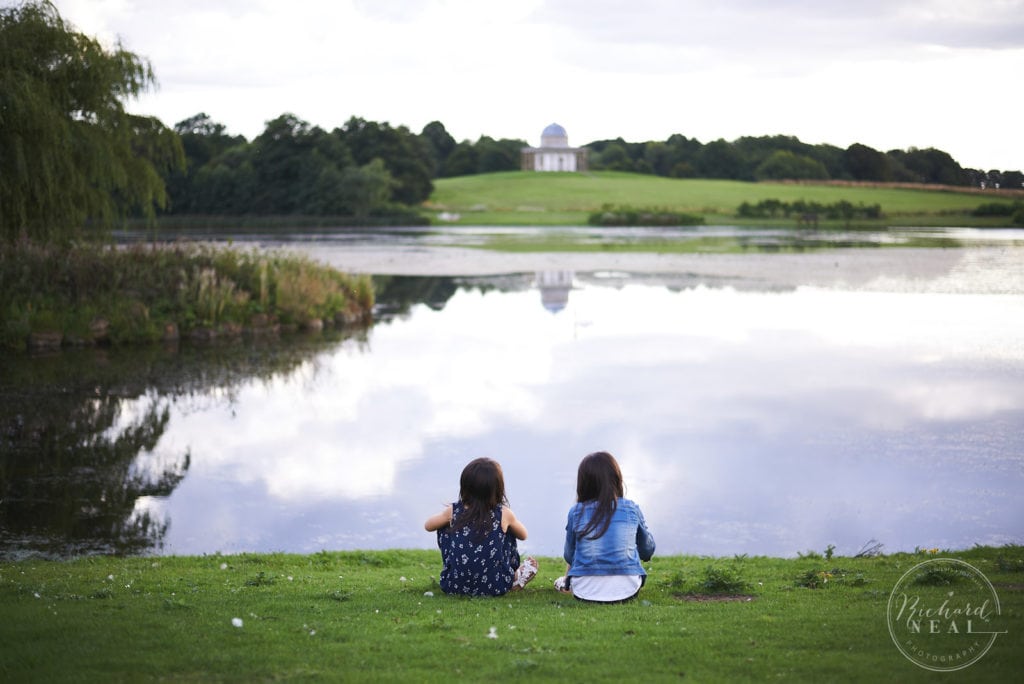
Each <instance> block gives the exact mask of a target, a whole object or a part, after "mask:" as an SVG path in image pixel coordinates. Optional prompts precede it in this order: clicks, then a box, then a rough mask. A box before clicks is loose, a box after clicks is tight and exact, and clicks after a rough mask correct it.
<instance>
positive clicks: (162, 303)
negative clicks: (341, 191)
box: [0, 243, 374, 349]
mask: <svg viewBox="0 0 1024 684" xmlns="http://www.w3.org/2000/svg"><path fill="white" fill-rule="evenodd" d="M373 303H374V292H373V283H372V281H371V279H370V277H369V276H355V275H348V274H343V273H340V272H338V271H336V270H334V269H332V268H330V267H327V266H324V265H321V264H318V263H316V262H314V261H312V260H310V259H307V258H304V257H301V256H296V255H291V254H284V253H275V252H266V251H258V250H255V249H253V250H242V249H238V248H226V247H215V246H210V245H196V244H187V243H186V244H172V245H143V244H136V245H132V246H130V247H126V248H115V247H109V246H100V245H90V244H85V245H78V246H74V247H70V248H68V247H53V246H42V245H35V244H32V243H20V244H15V245H10V244H8V245H3V246H0V346H2V347H6V348H9V349H24V348H25V347H26V345H31V344H36V345H42V346H47V345H48V346H59V345H61V344H94V343H96V342H109V343H112V344H124V343H139V342H154V341H158V340H160V339H168V338H177V337H178V336H187V335H193V336H204V337H212V336H216V335H218V334H228V335H235V334H239V333H240V332H241V331H243V330H261V331H268V330H277V329H279V327H280V326H285V327H289V326H294V327H302V326H307V327H319V326H322V325H324V324H328V325H329V324H334V323H349V324H350V323H353V322H357V321H364V320H366V319H367V318H368V317H369V315H370V311H371V309H372V307H373Z"/></svg>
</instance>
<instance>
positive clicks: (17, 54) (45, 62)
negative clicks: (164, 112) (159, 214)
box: [0, 1, 184, 241]
mask: <svg viewBox="0 0 1024 684" xmlns="http://www.w3.org/2000/svg"><path fill="white" fill-rule="evenodd" d="M154 82H155V78H154V75H153V71H152V68H151V67H150V65H149V63H148V62H147V61H146V60H145V59H143V58H141V57H139V56H137V55H135V54H133V53H131V52H129V51H128V50H126V49H124V47H122V46H121V44H120V43H118V44H117V45H116V46H115V47H114V48H113V49H109V50H108V49H105V48H104V47H103V46H102V45H100V43H99V42H98V41H96V40H95V39H93V38H90V37H88V36H86V35H83V34H81V33H78V32H76V31H75V30H74V29H73V28H72V27H71V26H70V25H69V24H67V23H65V22H64V20H63V19H62V18H61V16H60V14H59V13H58V11H57V8H56V7H54V6H53V5H52V4H51V3H49V2H45V1H43V2H27V3H25V4H21V5H18V6H15V7H4V8H0V234H2V236H3V239H5V240H8V241H11V240H17V239H36V240H40V241H56V240H63V239H68V238H70V237H74V236H76V235H79V234H81V232H82V231H83V229H84V228H85V226H86V225H87V224H88V225H91V226H98V227H109V226H110V225H112V224H113V223H114V222H116V221H117V220H119V219H121V218H123V217H125V216H127V215H129V214H132V213H141V214H143V215H145V216H148V217H153V216H154V215H155V212H156V210H157V209H158V208H162V207H163V206H164V205H165V203H166V201H167V196H166V192H165V188H164V183H163V179H162V177H161V174H160V172H161V171H163V170H165V169H166V168H169V167H173V166H180V165H181V164H182V163H183V159H184V158H183V154H182V149H181V143H180V141H179V140H178V138H177V136H176V135H174V134H173V133H171V132H169V131H168V130H167V129H166V128H165V127H164V126H163V124H161V123H160V122H159V121H157V120H156V119H152V118H148V117H139V116H133V115H131V114H129V113H128V112H127V111H126V110H125V100H126V99H128V98H132V97H137V96H138V95H139V94H140V93H141V92H143V91H145V90H146V89H148V88H149V87H150V86H152V85H153V84H154Z"/></svg>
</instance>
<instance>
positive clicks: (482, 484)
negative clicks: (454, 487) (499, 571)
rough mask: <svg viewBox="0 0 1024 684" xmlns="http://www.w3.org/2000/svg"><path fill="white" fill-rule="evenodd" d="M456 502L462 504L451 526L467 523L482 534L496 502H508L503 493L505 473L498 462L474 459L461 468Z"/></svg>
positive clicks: (488, 523)
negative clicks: (457, 516) (456, 519)
mask: <svg viewBox="0 0 1024 684" xmlns="http://www.w3.org/2000/svg"><path fill="white" fill-rule="evenodd" d="M459 501H461V502H462V505H463V506H464V509H463V512H462V515H460V516H459V520H458V521H457V522H456V521H454V520H453V521H452V528H453V529H454V528H456V527H464V526H466V525H470V526H471V527H472V528H473V531H474V533H477V534H483V533H485V532H487V528H488V526H489V525H490V523H491V511H492V510H493V509H494V507H495V506H497V505H498V504H502V505H504V506H507V505H508V498H507V497H506V496H505V475H504V474H503V473H502V472H501V465H500V464H499V463H498V462H497V461H495V460H493V459H490V458H476V459H473V460H472V461H470V462H469V463H468V464H467V465H466V467H465V468H463V469H462V476H461V477H460V478H459Z"/></svg>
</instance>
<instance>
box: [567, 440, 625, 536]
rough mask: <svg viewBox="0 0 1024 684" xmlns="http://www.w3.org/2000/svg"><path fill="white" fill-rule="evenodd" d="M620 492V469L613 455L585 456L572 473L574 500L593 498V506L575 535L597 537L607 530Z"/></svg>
mask: <svg viewBox="0 0 1024 684" xmlns="http://www.w3.org/2000/svg"><path fill="white" fill-rule="evenodd" d="M624 495H625V489H624V488H623V486H622V471H621V470H619V464H618V462H617V461H616V460H615V457H614V456H612V455H611V454H609V453H608V452H607V451H595V452H594V453H592V454H588V455H587V456H585V457H584V458H583V460H582V461H580V468H579V470H578V471H577V473H576V500H577V501H579V502H580V503H586V502H588V501H596V502H597V509H596V510H595V511H594V515H593V516H591V518H590V522H588V523H587V525H586V527H584V528H583V530H582V531H580V532H578V534H579V536H580V537H581V538H582V537H586V536H587V535H590V538H591V539H597V538H598V537H600V536H601V535H603V534H604V533H605V532H607V531H608V526H609V525H611V524H612V515H614V513H615V509H616V508H618V505H619V499H620V498H621V497H623V496H624Z"/></svg>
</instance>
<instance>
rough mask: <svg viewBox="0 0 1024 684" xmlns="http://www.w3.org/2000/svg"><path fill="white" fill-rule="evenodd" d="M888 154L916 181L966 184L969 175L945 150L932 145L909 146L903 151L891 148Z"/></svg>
mask: <svg viewBox="0 0 1024 684" xmlns="http://www.w3.org/2000/svg"><path fill="white" fill-rule="evenodd" d="M889 156H890V157H893V158H895V159H897V160H898V161H899V162H900V164H901V165H902V166H903V167H904V168H905V169H907V171H908V172H909V176H910V179H911V180H912V181H913V182H916V183H940V184H943V185H966V184H967V183H969V182H970V176H969V174H967V173H966V172H965V171H964V169H963V168H961V166H960V165H959V164H957V163H956V161H955V160H954V159H953V157H951V156H950V155H949V153H947V152H943V151H942V150H937V149H935V148H934V147H929V148H927V149H923V150H921V149H918V148H916V147H911V148H910V149H908V150H906V151H905V152H904V151H902V150H892V151H890V152H889Z"/></svg>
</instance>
